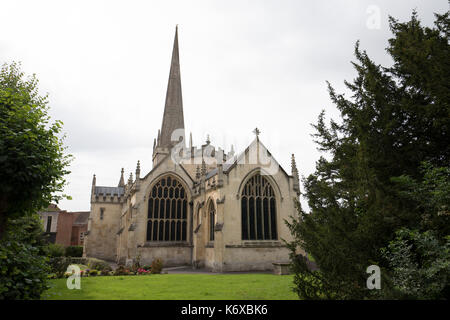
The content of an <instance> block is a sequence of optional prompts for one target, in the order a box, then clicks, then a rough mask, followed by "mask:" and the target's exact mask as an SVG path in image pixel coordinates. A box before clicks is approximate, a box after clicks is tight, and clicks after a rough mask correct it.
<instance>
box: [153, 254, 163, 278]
mask: <svg viewBox="0 0 450 320" xmlns="http://www.w3.org/2000/svg"><path fill="white" fill-rule="evenodd" d="M162 268H163V261H162V260H161V259H159V258H157V259H155V260H153V262H152V266H151V270H152V273H155V274H157V273H161V270H162Z"/></svg>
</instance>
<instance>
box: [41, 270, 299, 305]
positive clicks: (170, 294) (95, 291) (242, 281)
mask: <svg viewBox="0 0 450 320" xmlns="http://www.w3.org/2000/svg"><path fill="white" fill-rule="evenodd" d="M292 280H293V276H291V275H284V276H279V275H273V274H219V275H210V274H153V275H143V276H104V277H103V276H97V277H83V278H81V289H80V290H76V289H73V290H69V289H67V286H66V281H67V279H53V280H50V285H51V288H50V289H49V290H47V291H46V292H44V294H43V295H42V299H44V300H70V299H72V300H99V299H100V300H132V299H136V300H184V299H186V300H225V299H229V300H296V299H298V296H297V295H296V294H295V293H294V292H293V291H292V287H293V283H292Z"/></svg>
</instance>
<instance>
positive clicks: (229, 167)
mask: <svg viewBox="0 0 450 320" xmlns="http://www.w3.org/2000/svg"><path fill="white" fill-rule="evenodd" d="M256 144H259V145H260V146H262V147H263V148H264V150H266V151H267V154H268V156H269V157H270V158H271V161H272V160H273V161H275V164H276V165H278V168H279V169H280V170H281V171H282V172H283V173H284V174H285V175H286V176H290V175H289V174H288V173H287V172H286V171H285V170H284V169H283V167H282V166H281V165H280V164H279V163H278V162H277V161H276V160H275V158H274V157H273V156H272V154H271V153H270V151H269V150H268V149H267V148H266V146H265V145H264V144H263V143H262V142H261V141H260V140H259V138H256V139H255V140H253V142H252V143H250V145H249V146H248V147H247V148H246V149H245V150H244V151H243V152H241V153H240V154H239V155H237V156H235V157H233V158H231V159H230V160H231V161H230V160H228V161H227V162H225V163H224V164H223V172H224V173H229V172H230V171H231V170H233V168H234V167H235V166H236V165H237V164H239V163H242V160H243V158H244V157H245V154H246V153H248V152H249V150H250V149H251V148H254V147H255V146H256ZM218 172H219V170H218V168H214V169H213V170H211V171H209V172H208V173H207V174H206V177H205V179H206V180H208V179H209V178H211V177H213V176H215V175H216V174H217V173H218Z"/></svg>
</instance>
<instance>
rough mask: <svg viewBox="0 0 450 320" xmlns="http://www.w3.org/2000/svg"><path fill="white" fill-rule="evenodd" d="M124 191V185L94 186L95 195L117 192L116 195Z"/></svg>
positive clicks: (120, 194) (121, 194)
mask: <svg viewBox="0 0 450 320" xmlns="http://www.w3.org/2000/svg"><path fill="white" fill-rule="evenodd" d="M124 193H125V189H124V187H95V195H96V196H98V195H99V194H110V195H114V194H117V195H118V196H123V195H124Z"/></svg>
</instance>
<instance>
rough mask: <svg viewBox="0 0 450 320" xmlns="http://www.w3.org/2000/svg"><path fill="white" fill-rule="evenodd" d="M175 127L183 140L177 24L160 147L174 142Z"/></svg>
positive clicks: (167, 146)
mask: <svg viewBox="0 0 450 320" xmlns="http://www.w3.org/2000/svg"><path fill="white" fill-rule="evenodd" d="M177 129H182V131H181V134H182V136H183V141H184V138H185V134H184V117H183V99H182V96H181V78H180V58H179V54H178V25H177V27H176V29H175V39H174V42H173V51H172V62H171V64H170V74H169V83H168V84H167V93H166V104H165V106H164V116H163V120H162V126H161V142H160V147H164V148H170V147H171V146H172V145H173V144H174V143H176V142H172V141H171V140H172V139H171V138H172V134H173V132H174V131H175V130H177ZM178 136H179V135H178Z"/></svg>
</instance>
